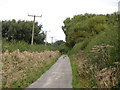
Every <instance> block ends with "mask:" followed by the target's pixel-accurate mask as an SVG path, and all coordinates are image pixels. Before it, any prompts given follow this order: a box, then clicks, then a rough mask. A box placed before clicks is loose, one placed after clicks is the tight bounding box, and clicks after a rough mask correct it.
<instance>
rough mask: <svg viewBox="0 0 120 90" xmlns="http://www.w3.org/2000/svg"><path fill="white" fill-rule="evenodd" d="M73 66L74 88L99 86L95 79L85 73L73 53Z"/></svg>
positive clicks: (71, 58)
mask: <svg viewBox="0 0 120 90" xmlns="http://www.w3.org/2000/svg"><path fill="white" fill-rule="evenodd" d="M69 58H70V61H71V66H72V75H73V77H72V86H73V88H92V87H97V85H96V83H95V82H94V80H93V79H92V78H91V77H90V76H88V75H87V74H86V75H85V74H84V75H83V74H82V72H83V71H81V68H80V67H79V66H78V63H77V62H76V60H75V59H73V57H72V55H69Z"/></svg>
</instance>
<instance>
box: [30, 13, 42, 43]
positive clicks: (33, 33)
mask: <svg viewBox="0 0 120 90" xmlns="http://www.w3.org/2000/svg"><path fill="white" fill-rule="evenodd" d="M28 16H31V17H34V20H33V30H32V39H31V45H33V38H34V27H35V17H42V15H41V16H36V15H29V14H28Z"/></svg>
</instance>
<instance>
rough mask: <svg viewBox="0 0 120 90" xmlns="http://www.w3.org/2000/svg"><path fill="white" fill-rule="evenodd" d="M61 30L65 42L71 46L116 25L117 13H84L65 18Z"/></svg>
mask: <svg viewBox="0 0 120 90" xmlns="http://www.w3.org/2000/svg"><path fill="white" fill-rule="evenodd" d="M63 23H64V25H63V26H62V30H63V32H64V33H65V35H66V44H65V45H64V47H65V46H67V47H69V48H72V47H73V46H74V45H75V44H76V43H79V42H82V41H84V40H86V39H90V38H91V37H93V36H95V35H98V34H99V33H100V32H101V31H104V30H108V29H111V28H113V27H114V25H117V14H116V12H115V13H112V14H106V15H102V14H100V15H97V14H88V13H86V14H84V15H82V14H81V15H75V16H74V17H73V18H66V20H64V21H63Z"/></svg>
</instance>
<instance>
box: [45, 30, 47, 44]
mask: <svg viewBox="0 0 120 90" xmlns="http://www.w3.org/2000/svg"><path fill="white" fill-rule="evenodd" d="M45 35H46V38H45V46H46V44H47V31H45Z"/></svg>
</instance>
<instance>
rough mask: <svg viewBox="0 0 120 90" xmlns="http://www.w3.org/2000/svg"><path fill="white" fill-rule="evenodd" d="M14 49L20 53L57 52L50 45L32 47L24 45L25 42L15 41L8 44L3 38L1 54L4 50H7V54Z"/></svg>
mask: <svg viewBox="0 0 120 90" xmlns="http://www.w3.org/2000/svg"><path fill="white" fill-rule="evenodd" d="M16 49H19V50H20V52H23V51H29V52H35V51H38V52H42V51H45V50H49V51H55V50H57V48H56V47H54V46H52V45H47V46H45V45H43V44H42V45H41V44H40V45H39V44H34V45H30V44H28V43H26V42H25V41H16V40H11V41H10V42H9V41H7V40H6V39H5V38H3V39H2V52H5V51H6V50H9V52H13V51H15V50H16Z"/></svg>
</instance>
